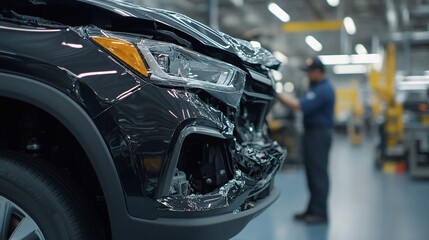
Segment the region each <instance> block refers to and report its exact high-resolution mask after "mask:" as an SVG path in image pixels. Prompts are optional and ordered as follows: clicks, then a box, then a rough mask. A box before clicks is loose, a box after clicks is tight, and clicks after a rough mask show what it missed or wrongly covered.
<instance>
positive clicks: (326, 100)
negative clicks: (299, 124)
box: [299, 78, 335, 128]
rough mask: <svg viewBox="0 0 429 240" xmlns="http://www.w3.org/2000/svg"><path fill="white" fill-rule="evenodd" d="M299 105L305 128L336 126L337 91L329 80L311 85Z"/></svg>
mask: <svg viewBox="0 0 429 240" xmlns="http://www.w3.org/2000/svg"><path fill="white" fill-rule="evenodd" d="M299 103H300V106H301V110H302V112H303V113H304V127H305V128H311V127H333V126H334V105H335V91H334V88H333V87H332V85H331V83H330V82H329V80H328V79H327V78H325V79H323V80H322V81H320V82H318V83H316V84H313V85H311V86H310V89H309V91H308V92H307V93H306V94H305V96H303V97H301V98H300V99H299Z"/></svg>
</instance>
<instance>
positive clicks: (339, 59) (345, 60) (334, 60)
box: [319, 55, 350, 65]
mask: <svg viewBox="0 0 429 240" xmlns="http://www.w3.org/2000/svg"><path fill="white" fill-rule="evenodd" d="M319 58H320V61H322V63H323V64H325V65H336V64H350V56H349V55H320V56H319Z"/></svg>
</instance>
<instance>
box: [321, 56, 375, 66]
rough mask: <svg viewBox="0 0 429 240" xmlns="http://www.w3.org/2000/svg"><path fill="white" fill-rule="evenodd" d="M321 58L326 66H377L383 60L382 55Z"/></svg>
mask: <svg viewBox="0 0 429 240" xmlns="http://www.w3.org/2000/svg"><path fill="white" fill-rule="evenodd" d="M319 58H320V60H321V61H322V62H323V64H325V65H339V64H377V63H380V62H381V60H382V58H381V55H380V54H353V55H320V56H319Z"/></svg>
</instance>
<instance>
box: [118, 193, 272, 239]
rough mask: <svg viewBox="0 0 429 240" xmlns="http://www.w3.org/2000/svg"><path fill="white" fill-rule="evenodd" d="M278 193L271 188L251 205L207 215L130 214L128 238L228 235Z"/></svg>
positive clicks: (212, 236) (250, 218) (218, 236)
mask: <svg viewBox="0 0 429 240" xmlns="http://www.w3.org/2000/svg"><path fill="white" fill-rule="evenodd" d="M279 196H280V190H279V189H277V188H273V189H272V190H271V192H270V194H269V195H268V196H267V197H265V198H264V199H261V200H260V201H258V202H257V203H256V204H255V205H254V207H253V208H252V209H248V210H246V211H242V212H235V213H225V214H221V215H216V216H210V217H200V218H159V219H156V220H144V219H135V218H133V221H132V223H131V222H130V224H131V225H133V226H135V227H131V225H130V230H131V229H132V230H131V231H130V232H128V234H129V235H130V236H132V237H131V238H129V239H132V238H135V236H144V238H145V239H146V238H147V239H152V238H156V239H172V238H176V239H188V240H193V239H195V240H197V239H198V240H199V239H206V240H223V239H230V238H232V237H233V236H235V235H236V234H237V233H239V232H240V231H241V230H242V229H243V228H244V227H245V226H246V225H247V224H248V222H249V221H251V220H252V219H253V218H255V217H256V216H258V215H259V214H261V213H262V212H263V211H264V210H265V209H266V208H268V207H269V206H270V205H271V204H272V203H273V202H275V201H276V200H277V198H278V197H279ZM134 224H137V225H134ZM137 226H140V227H137ZM165 229H168V231H165ZM131 234H133V235H131ZM125 238H126V237H125ZM122 239H123V238H122Z"/></svg>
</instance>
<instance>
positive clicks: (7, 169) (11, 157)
mask: <svg viewBox="0 0 429 240" xmlns="http://www.w3.org/2000/svg"><path fill="white" fill-rule="evenodd" d="M79 193H80V191H79V189H77V188H76V187H75V186H74V185H73V183H72V182H71V180H69V179H67V177H65V176H63V175H61V174H60V171H59V170H57V169H55V168H54V167H52V166H51V165H49V164H47V163H46V162H43V160H40V159H36V158H32V157H29V156H26V155H22V154H18V153H14V152H0V240H3V239H5V240H7V239H40V240H60V239H61V240H77V239H83V240H86V239H91V240H92V239H103V238H104V234H102V233H103V231H102V228H101V225H100V224H98V223H99V221H96V220H95V219H96V218H95V214H93V213H92V212H93V209H91V208H90V205H89V204H88V203H89V201H87V200H85V198H84V197H83V196H84V195H83V194H79ZM5 209H6V210H5ZM8 209H9V210H8ZM5 213H9V214H5ZM24 220H25V221H24ZM25 224H27V225H28V226H31V228H27V229H22V228H23V226H26V225H25ZM17 232H18V233H25V232H27V235H28V234H29V235H28V236H27V237H28V238H26V237H22V236H21V237H18V238H12V235H14V234H17ZM29 232H31V233H29ZM24 235H25V234H24Z"/></svg>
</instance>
